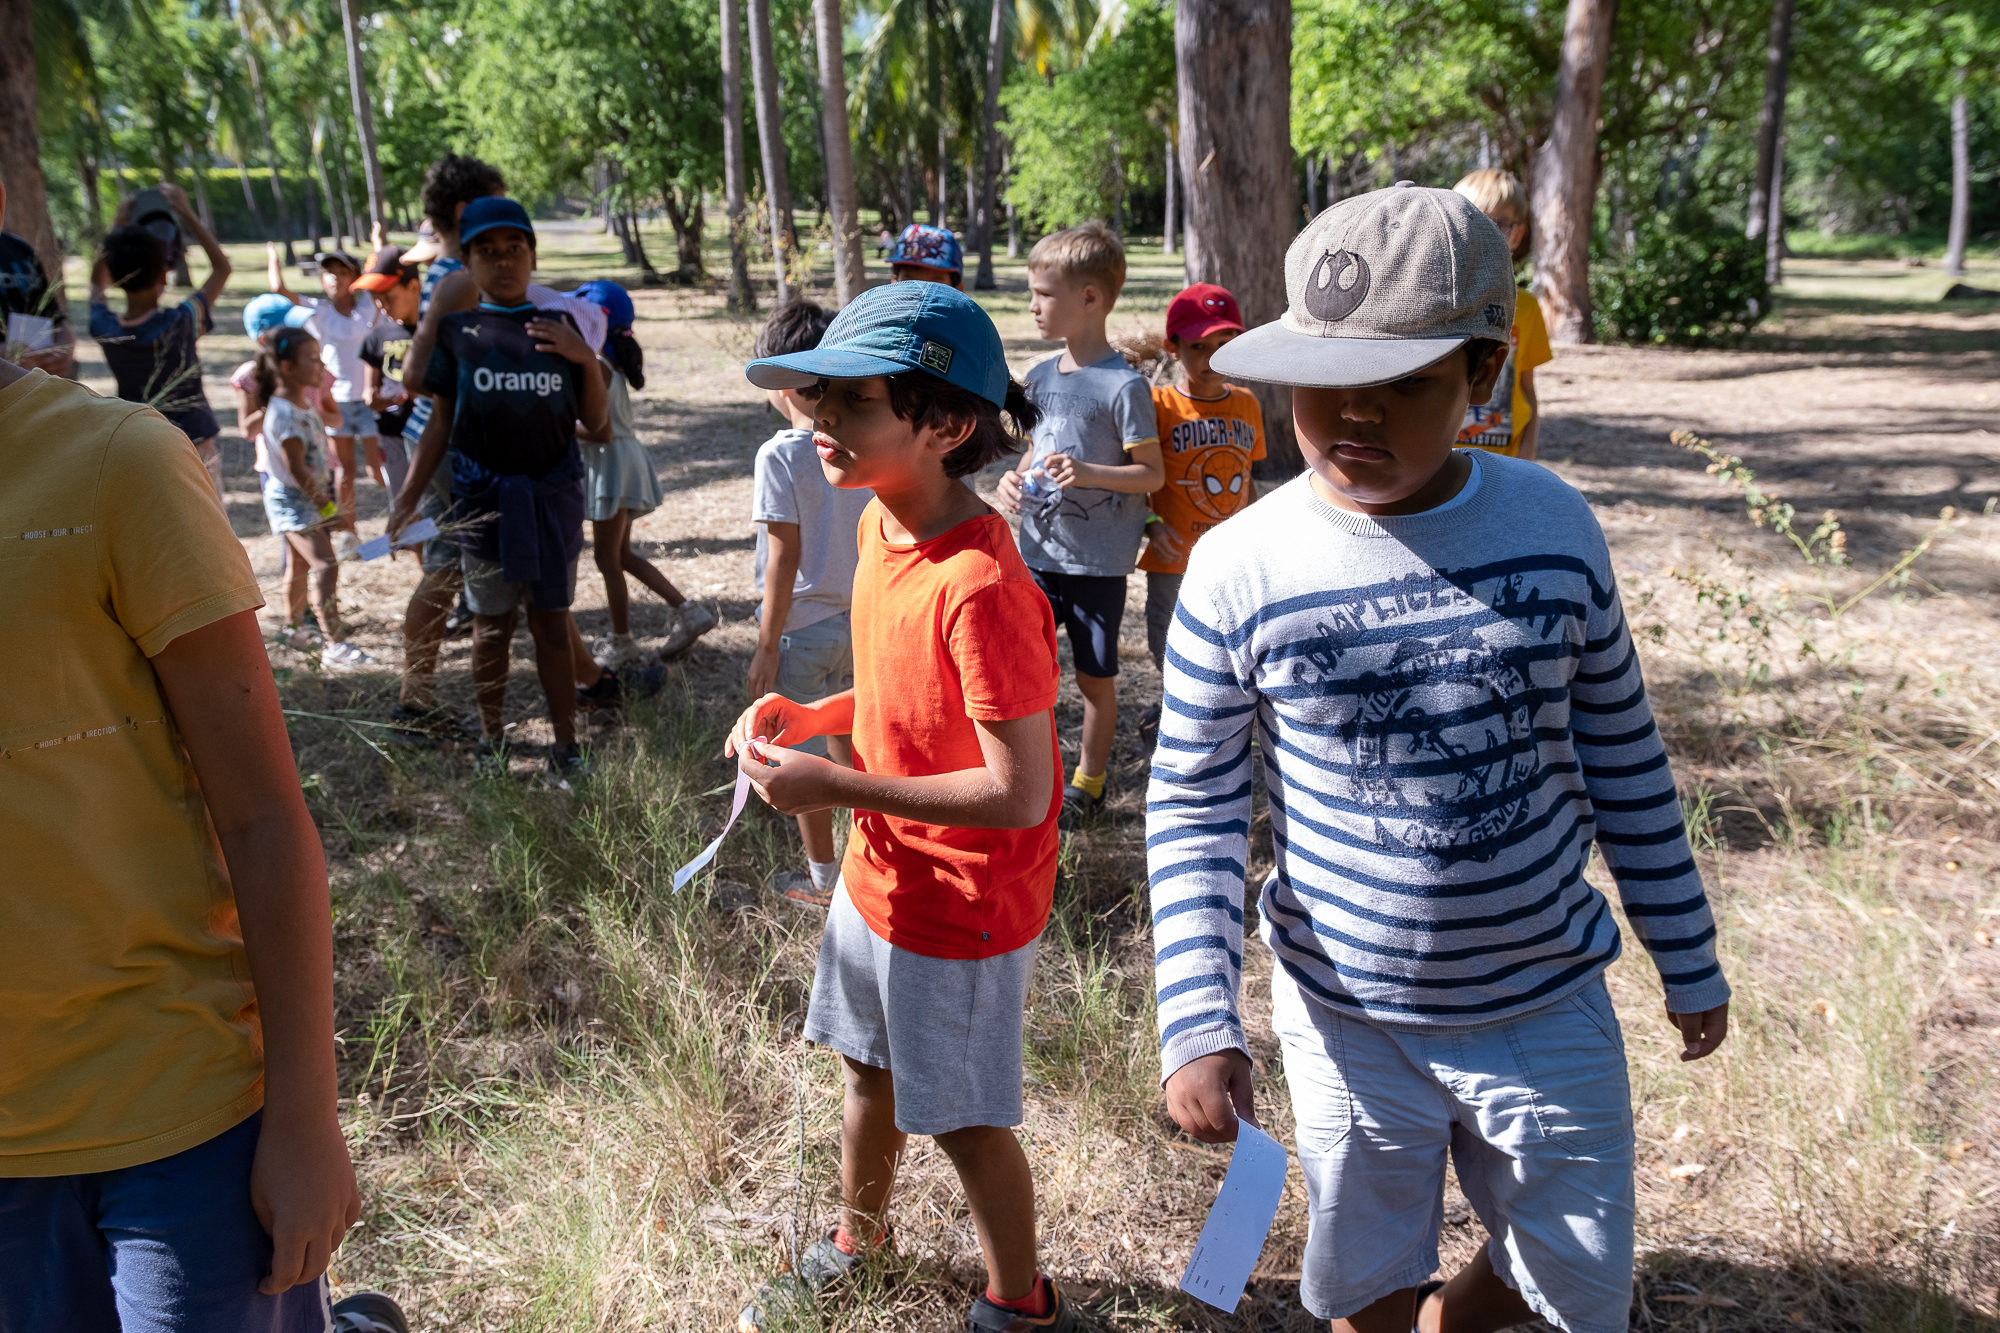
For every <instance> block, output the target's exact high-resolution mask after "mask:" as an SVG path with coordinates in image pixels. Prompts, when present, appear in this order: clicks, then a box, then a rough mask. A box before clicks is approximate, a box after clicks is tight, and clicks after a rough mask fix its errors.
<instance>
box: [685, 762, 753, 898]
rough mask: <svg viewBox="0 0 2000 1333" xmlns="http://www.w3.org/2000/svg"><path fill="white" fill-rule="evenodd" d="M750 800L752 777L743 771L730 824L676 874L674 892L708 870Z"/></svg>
mask: <svg viewBox="0 0 2000 1333" xmlns="http://www.w3.org/2000/svg"><path fill="white" fill-rule="evenodd" d="M764 743H765V742H764V738H763V737H762V736H759V737H757V738H756V739H755V740H753V741H751V742H750V744H751V745H762V744H764ZM749 799H750V775H749V774H748V773H745V772H743V771H741V770H740V769H739V770H738V771H737V774H736V797H735V799H734V800H732V801H731V802H730V804H729V822H728V823H727V824H724V825H723V826H722V832H720V833H718V834H716V835H715V841H714V842H711V843H710V844H708V846H706V847H704V848H702V849H701V851H700V852H699V853H697V854H696V856H695V858H694V860H692V861H690V862H688V863H687V864H686V865H684V866H682V867H681V868H680V869H679V870H676V871H675V872H674V892H675V893H679V892H680V891H681V889H682V888H683V887H685V886H686V884H687V882H688V881H689V880H691V879H693V878H694V877H695V876H696V875H699V874H700V873H701V872H702V871H704V870H706V869H708V863H709V862H710V861H713V860H714V859H715V853H716V852H717V850H719V849H720V848H721V846H722V840H723V839H724V838H726V837H728V836H729V830H731V829H733V828H735V827H736V817H737V816H738V815H740V814H742V813H743V803H744V802H745V801H747V800H749Z"/></svg>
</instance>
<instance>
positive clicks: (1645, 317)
mask: <svg viewBox="0 0 2000 1333" xmlns="http://www.w3.org/2000/svg"><path fill="white" fill-rule="evenodd" d="M1590 287H1591V293H1590V296H1591V304H1592V306H1594V307H1595V309H1596V312H1597V331H1598V335H1599V336H1600V337H1602V338H1604V339H1606V340H1607V341H1612V342H1626V343H1661V344H1667V345H1671V346H1675V347H1715V346H1733V345H1735V344H1737V343H1740V342H1742V341H1743V339H1744V337H1745V336H1746V335H1747V334H1748V333H1749V332H1750V330H1751V329H1752V328H1753V327H1755V325H1756V323H1757V321H1758V320H1760V319H1762V318H1763V317H1764V316H1765V315H1767V314H1769V313H1770V309H1771V287H1770V284H1769V283H1767V282H1765V281H1764V243H1763V242H1762V241H1751V240H1748V239H1747V238H1745V237H1744V236H1743V235H1742V234H1741V233H1740V232H1735V231H1731V230H1729V229H1728V228H1726V227H1723V226H1721V225H1719V224H1717V223H1716V222H1715V220H1714V219H1713V218H1710V217H1708V216H1707V215H1706V214H1702V213H1695V212H1689V211H1682V212H1678V213H1657V214H1654V215H1653V216H1652V217H1651V218H1648V219H1646V220H1645V221H1643V222H1642V223H1641V224H1640V225H1639V226H1638V228H1637V229H1636V232H1635V234H1634V237H1633V242H1632V247H1631V249H1630V250H1629V251H1619V250H1615V249H1614V251H1613V252H1612V253H1610V254H1608V255H1604V256H1601V257H1600V258H1599V260H1598V262H1597V263H1595V264H1593V265H1592V268H1591V275H1590Z"/></svg>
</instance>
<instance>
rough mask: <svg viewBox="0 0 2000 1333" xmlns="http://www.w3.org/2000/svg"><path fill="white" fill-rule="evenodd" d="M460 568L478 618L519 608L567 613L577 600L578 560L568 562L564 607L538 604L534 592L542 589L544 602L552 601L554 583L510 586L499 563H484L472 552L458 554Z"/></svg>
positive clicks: (473, 612)
mask: <svg viewBox="0 0 2000 1333" xmlns="http://www.w3.org/2000/svg"><path fill="white" fill-rule="evenodd" d="M459 568H460V569H462V570H464V571H465V604H466V605H467V606H469V607H471V608H472V614H473V615H475V616H504V615H506V614H508V613H509V612H511V611H513V610H515V609H516V608H518V607H523V606H525V607H527V608H528V609H529V610H530V611H567V610H568V609H569V607H570V605H571V603H573V602H575V601H576V561H574V560H572V561H570V562H569V574H568V581H569V588H568V591H567V592H565V593H564V594H563V598H562V605H561V606H541V605H537V603H536V598H535V590H536V589H537V588H540V589H543V590H544V591H543V594H542V598H541V600H542V601H543V602H553V601H555V598H553V597H551V596H549V595H548V591H547V590H548V589H549V588H550V587H551V585H552V584H553V583H554V580H553V579H551V580H548V581H547V582H544V583H539V584H537V583H509V582H507V579H506V577H505V576H504V575H503V574H502V573H501V569H502V566H501V564H500V562H499V561H498V560H481V559H480V558H479V557H478V556H476V555H474V554H473V553H472V552H470V551H463V552H460V554H459Z"/></svg>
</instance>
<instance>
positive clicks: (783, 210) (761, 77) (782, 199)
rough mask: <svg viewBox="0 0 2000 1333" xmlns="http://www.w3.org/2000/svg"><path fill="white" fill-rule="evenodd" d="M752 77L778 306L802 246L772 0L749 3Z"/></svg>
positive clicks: (785, 294)
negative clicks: (787, 151) (787, 162)
mask: <svg viewBox="0 0 2000 1333" xmlns="http://www.w3.org/2000/svg"><path fill="white" fill-rule="evenodd" d="M750 78H751V81H752V83H753V84H754V85H755V89H756V94H757V146H758V148H759V149H761V150H762V152H763V156H764V196H765V198H766V200H767V201H768V203H769V205H770V213H771V252H772V255H773V257H774V264H775V268H776V270H777V276H778V304H779V305H783V304H784V303H785V302H786V301H788V300H790V299H791V296H792V277H791V273H790V272H789V269H790V266H791V260H792V256H793V255H794V254H795V253H797V251H798V247H799V237H798V232H797V231H796V230H795V229H794V226H793V223H792V184H791V177H790V175H789V174H788V172H787V170H786V167H785V122H784V113H783V111H782V109H781V108H780V106H779V102H778V62H777V59H776V57H775V56H774V55H773V54H772V51H771V0H750Z"/></svg>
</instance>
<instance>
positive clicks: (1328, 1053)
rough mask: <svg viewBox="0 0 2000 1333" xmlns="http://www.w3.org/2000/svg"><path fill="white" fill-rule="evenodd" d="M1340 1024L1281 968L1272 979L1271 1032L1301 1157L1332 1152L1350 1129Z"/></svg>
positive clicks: (1336, 1016)
mask: <svg viewBox="0 0 2000 1333" xmlns="http://www.w3.org/2000/svg"><path fill="white" fill-rule="evenodd" d="M1343 1026H1344V1025H1343V1021H1342V1019H1341V1017H1340V1015H1339V1014H1336V1013H1334V1012H1333V1011H1331V1010H1329V1009H1326V1008H1324V1007H1323V1006H1321V1005H1317V1004H1314V1003H1313V1002H1312V1001H1311V1000H1308V999H1306V998H1305V997H1304V995H1302V994H1301V993H1300V991H1299V989H1298V983H1296V982H1294V981H1293V980H1292V979H1291V978H1290V977H1289V976H1286V975H1285V974H1284V971H1283V965H1282V964H1281V965H1280V967H1279V970H1278V972H1277V973H1276V974H1275V975H1274V976H1273V977H1272V979H1271V1029H1272V1031H1273V1032H1274V1033H1276V1035H1277V1038H1278V1046H1279V1050H1280V1052H1281V1055H1282V1058H1283V1060H1284V1066H1285V1069H1284V1072H1285V1084H1286V1086H1287V1087H1288V1088H1289V1089H1290V1091H1291V1094H1292V1116H1293V1119H1294V1121H1295V1125H1296V1139H1297V1143H1298V1150H1299V1156H1300V1157H1301V1158H1314V1157H1323V1156H1326V1155H1328V1154H1330V1153H1332V1152H1333V1151H1334V1150H1335V1149H1336V1148H1338V1147H1339V1146H1340V1145H1341V1144H1342V1143H1343V1142H1345V1141H1346V1139H1347V1136H1348V1135H1349V1134H1350V1133H1351V1132H1352V1131H1353V1129H1354V1096H1353V1094H1352V1093H1351V1092H1350V1091H1349V1083H1348V1068H1347V1050H1346V1043H1345V1041H1344V1040H1343V1033H1342V1027H1343Z"/></svg>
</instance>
